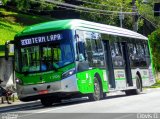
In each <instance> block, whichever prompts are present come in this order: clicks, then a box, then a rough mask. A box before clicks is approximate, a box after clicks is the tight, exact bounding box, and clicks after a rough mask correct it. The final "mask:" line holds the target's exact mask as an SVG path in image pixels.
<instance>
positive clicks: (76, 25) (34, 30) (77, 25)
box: [16, 19, 147, 40]
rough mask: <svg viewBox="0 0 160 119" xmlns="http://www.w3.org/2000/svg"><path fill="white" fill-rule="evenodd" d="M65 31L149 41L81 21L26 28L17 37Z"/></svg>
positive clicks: (113, 27) (51, 23) (112, 27)
mask: <svg viewBox="0 0 160 119" xmlns="http://www.w3.org/2000/svg"><path fill="white" fill-rule="evenodd" d="M65 29H79V30H87V31H92V32H93V31H95V32H99V33H104V34H111V35H117V36H123V37H131V38H137V39H144V40H147V37H145V36H143V35H141V34H139V33H136V32H133V31H131V30H127V29H124V28H119V27H115V26H110V25H104V24H100V23H95V22H89V21H85V20H80V19H68V20H58V21H51V22H45V23H40V24H36V25H32V26H29V27H26V28H25V29H24V30H23V31H22V32H20V33H18V34H17V35H16V37H19V36H27V35H33V34H39V33H45V32H51V31H58V30H65Z"/></svg>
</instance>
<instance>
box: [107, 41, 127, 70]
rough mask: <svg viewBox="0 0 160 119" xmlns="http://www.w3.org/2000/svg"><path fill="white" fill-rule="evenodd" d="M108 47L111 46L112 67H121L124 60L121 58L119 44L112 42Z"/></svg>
mask: <svg viewBox="0 0 160 119" xmlns="http://www.w3.org/2000/svg"><path fill="white" fill-rule="evenodd" d="M110 45H111V56H112V61H113V66H114V67H123V66H124V59H123V57H122V51H121V43H119V42H114V43H111V44H110Z"/></svg>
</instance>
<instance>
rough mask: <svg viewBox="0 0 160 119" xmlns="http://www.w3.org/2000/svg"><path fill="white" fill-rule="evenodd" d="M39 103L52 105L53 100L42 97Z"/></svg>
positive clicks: (47, 105) (46, 105)
mask: <svg viewBox="0 0 160 119" xmlns="http://www.w3.org/2000/svg"><path fill="white" fill-rule="evenodd" d="M41 103H42V105H43V106H45V107H49V106H52V104H53V101H52V100H51V99H49V98H42V99H41Z"/></svg>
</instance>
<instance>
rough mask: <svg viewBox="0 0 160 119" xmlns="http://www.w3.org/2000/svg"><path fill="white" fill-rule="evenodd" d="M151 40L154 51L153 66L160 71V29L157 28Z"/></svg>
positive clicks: (152, 50)
mask: <svg viewBox="0 0 160 119" xmlns="http://www.w3.org/2000/svg"><path fill="white" fill-rule="evenodd" d="M149 40H150V41H149V42H150V47H151V53H152V61H153V67H154V68H155V70H156V71H160V29H158V30H156V31H155V32H153V33H152V34H151V35H150V36H149Z"/></svg>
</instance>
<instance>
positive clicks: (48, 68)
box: [6, 19, 155, 106]
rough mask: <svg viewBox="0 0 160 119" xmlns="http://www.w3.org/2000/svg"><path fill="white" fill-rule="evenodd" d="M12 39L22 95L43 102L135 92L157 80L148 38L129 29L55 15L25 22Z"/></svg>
mask: <svg viewBox="0 0 160 119" xmlns="http://www.w3.org/2000/svg"><path fill="white" fill-rule="evenodd" d="M8 43H9V42H8ZM8 43H6V45H7V44H8ZM12 43H14V48H15V51H14V56H15V59H14V64H15V76H16V84H17V85H16V86H17V93H18V97H19V99H20V100H21V101H32V100H37V99H40V100H41V102H42V104H43V105H44V106H49V105H52V104H53V103H54V102H59V101H61V100H62V99H68V98H73V97H79V96H88V97H89V99H90V100H92V101H95V100H100V99H102V98H104V97H105V96H106V93H108V92H110V91H124V92H125V93H126V94H127V95H131V94H139V93H140V92H141V91H142V87H143V86H150V85H152V84H153V83H155V79H154V76H153V73H152V67H151V58H150V52H149V47H148V39H147V38H146V37H145V36H143V35H140V34H138V33H136V32H133V31H130V30H127V29H123V28H118V27H114V26H109V25H103V24H99V23H94V22H89V21H84V20H78V19H70V20H58V21H52V22H46V23H41V24H37V25H33V26H29V27H27V28H25V29H24V30H23V31H22V32H20V33H18V34H17V35H16V36H15V39H14V41H12ZM6 57H7V51H6Z"/></svg>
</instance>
